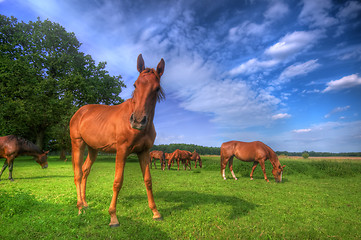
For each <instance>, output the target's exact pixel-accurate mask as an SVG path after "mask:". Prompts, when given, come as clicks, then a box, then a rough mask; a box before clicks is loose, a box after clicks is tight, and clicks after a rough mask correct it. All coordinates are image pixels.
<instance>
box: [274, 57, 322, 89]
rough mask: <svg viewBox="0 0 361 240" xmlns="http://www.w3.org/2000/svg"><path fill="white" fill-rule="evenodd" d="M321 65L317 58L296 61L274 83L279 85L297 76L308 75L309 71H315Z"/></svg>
mask: <svg viewBox="0 0 361 240" xmlns="http://www.w3.org/2000/svg"><path fill="white" fill-rule="evenodd" d="M320 66H321V65H320V64H319V63H318V62H317V59H313V60H309V61H307V62H304V63H296V64H293V65H291V66H289V67H287V68H286V69H285V70H283V72H282V73H281V74H280V76H279V78H278V79H277V80H276V81H274V82H273V83H272V84H273V85H279V84H282V83H285V82H287V81H289V80H290V79H291V78H294V77H296V76H304V75H307V74H308V73H309V72H312V71H314V70H315V69H317V68H318V67H320Z"/></svg>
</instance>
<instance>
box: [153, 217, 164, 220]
mask: <svg viewBox="0 0 361 240" xmlns="http://www.w3.org/2000/svg"><path fill="white" fill-rule="evenodd" d="M153 220H154V221H163V217H162V216H160V217H157V218H153Z"/></svg>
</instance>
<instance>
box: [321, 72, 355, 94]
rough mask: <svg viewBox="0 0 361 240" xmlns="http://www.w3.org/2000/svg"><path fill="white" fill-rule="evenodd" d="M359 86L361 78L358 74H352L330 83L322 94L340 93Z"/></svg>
mask: <svg viewBox="0 0 361 240" xmlns="http://www.w3.org/2000/svg"><path fill="white" fill-rule="evenodd" d="M358 85H361V77H359V76H358V75H357V74H352V75H349V76H346V77H343V78H341V79H338V80H334V81H330V82H328V83H327V87H326V88H325V89H324V90H323V91H322V92H323V93H325V92H329V91H338V90H341V89H345V88H351V87H355V86H358Z"/></svg>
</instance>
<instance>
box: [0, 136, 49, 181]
mask: <svg viewBox="0 0 361 240" xmlns="http://www.w3.org/2000/svg"><path fill="white" fill-rule="evenodd" d="M48 152H49V151H46V152H43V151H41V150H40V148H39V147H38V146H36V145H35V144H33V143H32V142H29V141H28V140H26V139H24V138H22V137H18V136H15V135H9V136H5V137H0V158H5V159H6V160H5V163H4V166H3V167H2V169H1V172H0V178H1V175H2V174H3V172H4V170H5V169H6V168H7V167H8V166H9V178H8V179H9V180H10V181H14V179H13V166H14V160H15V158H17V157H18V156H22V155H29V156H33V157H34V158H35V161H36V162H37V163H39V164H40V166H41V167H42V168H43V169H44V168H47V167H48V162H47V158H48V157H47V155H46V154H48Z"/></svg>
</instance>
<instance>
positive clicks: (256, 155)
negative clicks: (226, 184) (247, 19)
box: [221, 141, 285, 182]
mask: <svg viewBox="0 0 361 240" xmlns="http://www.w3.org/2000/svg"><path fill="white" fill-rule="evenodd" d="M234 156H235V157H236V158H238V159H239V160H241V161H245V162H253V167H252V172H251V175H250V177H251V180H253V172H254V170H255V169H256V167H257V165H258V163H259V164H260V165H261V168H262V171H263V175H264V179H265V180H266V181H267V182H269V180H268V179H267V176H266V169H265V164H264V162H265V161H266V160H267V159H269V160H270V162H271V164H272V166H273V170H272V173H273V175H274V177H275V180H276V182H282V173H283V168H284V167H285V166H281V164H280V162H279V161H278V157H277V155H276V153H275V152H274V151H273V150H272V149H271V148H270V147H269V146H267V145H266V144H264V143H262V142H259V141H256V142H239V141H230V142H225V143H223V144H222V146H221V174H222V177H223V179H224V180H226V176H225V168H226V166H227V162H228V161H229V170H231V173H232V176H233V178H234V179H235V180H237V178H236V175H235V174H234V172H233V157H234Z"/></svg>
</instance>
